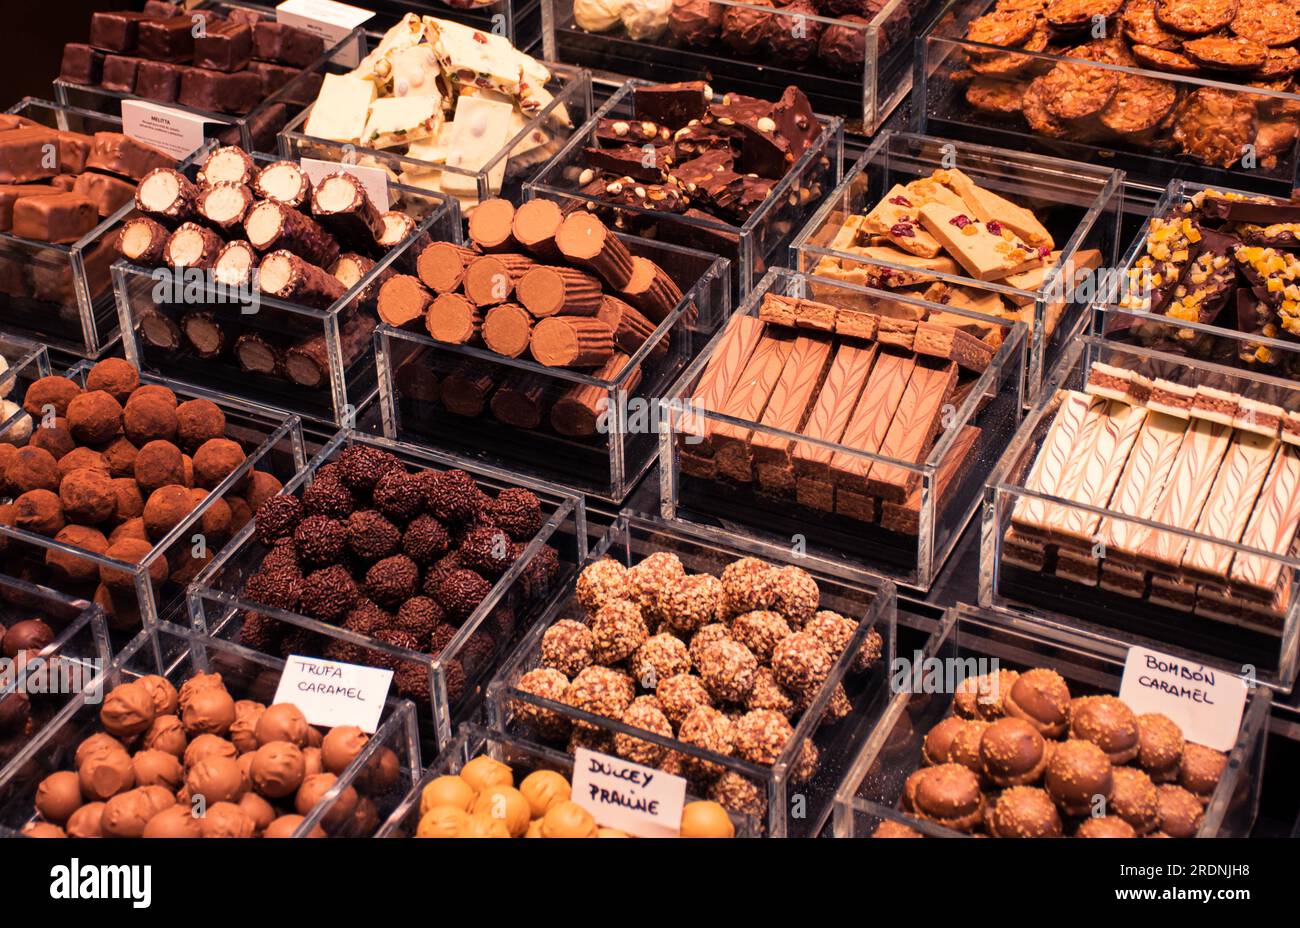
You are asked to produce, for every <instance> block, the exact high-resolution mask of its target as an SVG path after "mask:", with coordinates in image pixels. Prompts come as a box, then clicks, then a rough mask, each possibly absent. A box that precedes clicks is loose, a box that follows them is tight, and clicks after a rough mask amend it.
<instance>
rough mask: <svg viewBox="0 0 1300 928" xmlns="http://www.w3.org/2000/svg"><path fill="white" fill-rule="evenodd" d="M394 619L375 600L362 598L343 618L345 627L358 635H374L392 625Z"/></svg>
mask: <svg viewBox="0 0 1300 928" xmlns="http://www.w3.org/2000/svg"><path fill="white" fill-rule="evenodd" d="M393 621H394V617H393V616H392V615H391V614H390V613H388V612H387V611H385V610H384V609H381V608H379V606H377V605H375V603H374V601H373V600H369V599H365V598H362V599H359V600H358V601H357V604H356V605H355V606H353V607H352V608H351V609H350V610H348V614H347V617H346V618H344V620H343V627H344V628H346V629H347V630H348V631H352V632H356V633H357V634H358V635H373V634H375V632H377V631H379V630H380V629H381V628H387V627H388V626H390V625H392V624H393Z"/></svg>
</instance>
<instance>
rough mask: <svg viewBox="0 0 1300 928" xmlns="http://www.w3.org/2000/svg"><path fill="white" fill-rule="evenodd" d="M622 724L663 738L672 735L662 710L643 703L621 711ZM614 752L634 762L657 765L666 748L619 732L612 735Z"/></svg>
mask: <svg viewBox="0 0 1300 928" xmlns="http://www.w3.org/2000/svg"><path fill="white" fill-rule="evenodd" d="M623 724H624V725H630V726H632V727H633V728H640V729H644V730H645V731H649V732H654V733H655V734H656V735H662V736H663V737H665V738H671V737H672V736H673V728H672V726H671V725H669V724H668V718H667V716H665V715H664V714H663V711H662V710H660V709H656V708H655V707H654V706H650V705H646V704H645V703H641V704H640V705H631V706H628V709H627V711H626V712H624V713H623ZM614 752H615V753H616V754H618V756H619V757H622V758H624V759H625V760H630V761H632V763H634V764H642V765H644V766H646V767H657V766H659V764H660V763H661V762H662V761H663V758H664V755H665V754H666V753H667V752H668V749H667V748H666V747H664V746H663V745H659V744H653V743H651V742H649V741H645V740H643V739H641V738H634V737H633V736H631V735H626V734H623V733H621V732H619V733H616V734H615V735H614Z"/></svg>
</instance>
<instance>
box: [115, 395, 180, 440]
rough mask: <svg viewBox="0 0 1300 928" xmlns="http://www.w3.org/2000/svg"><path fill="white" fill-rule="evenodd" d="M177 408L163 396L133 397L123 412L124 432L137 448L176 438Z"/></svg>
mask: <svg viewBox="0 0 1300 928" xmlns="http://www.w3.org/2000/svg"><path fill="white" fill-rule="evenodd" d="M176 427H177V421H176V407H175V405H173V404H172V403H169V402H167V400H166V399H164V398H163V397H161V396H157V395H145V396H137V397H133V398H132V399H131V400H129V401H128V402H127V404H126V407H125V408H124V409H123V410H122V430H123V431H124V432H125V433H126V437H127V439H128V440H130V442H131V443H132V444H133V445H135V446H136V447H137V448H138V447H140V446H142V445H147V444H148V443H149V442H151V441H166V442H170V441H172V440H173V439H175V438H176Z"/></svg>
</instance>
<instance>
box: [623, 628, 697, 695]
mask: <svg viewBox="0 0 1300 928" xmlns="http://www.w3.org/2000/svg"><path fill="white" fill-rule="evenodd" d="M629 669H630V670H631V671H632V676H633V677H635V678H636V680H637V682H638V683H640V684H641V686H643V687H645V688H646V689H649V690H652V689H654V688H655V687H656V686H658V684H659V681H660V680H667V679H668V678H669V677H675V676H677V674H679V673H689V672H690V669H691V655H690V652H688V651H687V650H686V645H684V644H683V643H682V640H681V639H680V638H678V637H676V636H675V635H668V634H660V635H652V636H651V637H649V638H647V639H646V640H645V641H644V642H642V643H641V646H640V647H638V648H637V649H636V651H635V652H634V653H633V654H632V659H631V661H630V663H629Z"/></svg>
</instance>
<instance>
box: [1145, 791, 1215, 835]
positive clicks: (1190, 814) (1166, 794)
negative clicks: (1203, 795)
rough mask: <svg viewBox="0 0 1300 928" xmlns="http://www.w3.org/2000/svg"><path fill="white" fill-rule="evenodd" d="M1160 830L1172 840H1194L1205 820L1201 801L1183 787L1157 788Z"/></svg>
mask: <svg viewBox="0 0 1300 928" xmlns="http://www.w3.org/2000/svg"><path fill="white" fill-rule="evenodd" d="M1156 802H1157V804H1158V806H1159V810H1160V830H1161V831H1163V832H1164V833H1165V834H1167V835H1169V837H1171V838H1194V837H1196V832H1197V831H1199V830H1200V827H1201V822H1202V821H1203V820H1204V818H1205V810H1204V808H1203V807H1202V805H1201V800H1200V799H1198V798H1197V797H1196V795H1195V794H1193V793H1191V792H1189V791H1188V790H1186V789H1184V788H1183V787H1181V786H1173V785H1168V784H1166V785H1164V786H1157V787H1156Z"/></svg>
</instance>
